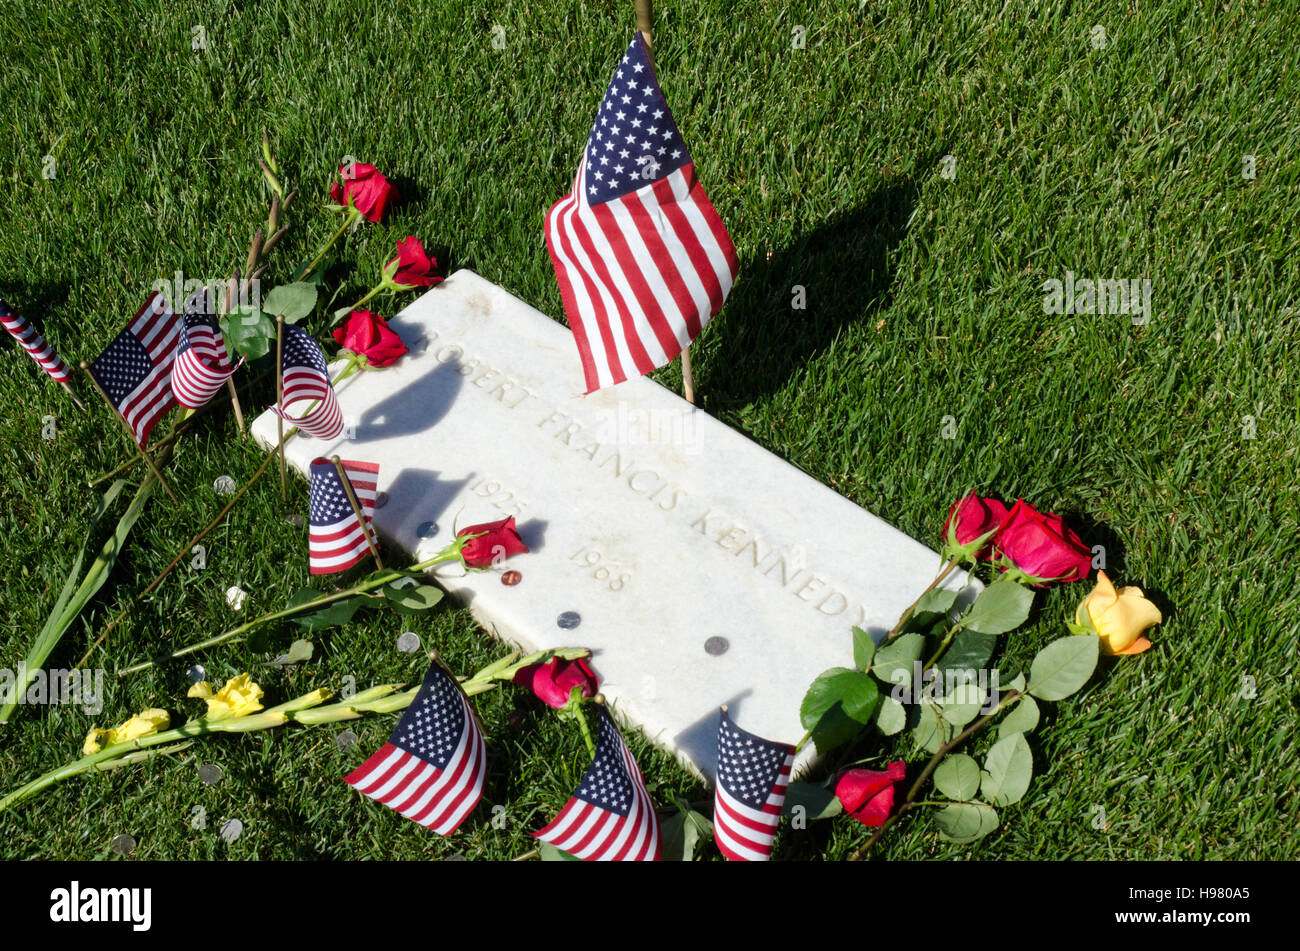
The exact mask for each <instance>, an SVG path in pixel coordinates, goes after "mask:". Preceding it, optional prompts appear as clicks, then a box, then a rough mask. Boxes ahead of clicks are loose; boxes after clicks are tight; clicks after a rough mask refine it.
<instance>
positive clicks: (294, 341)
mask: <svg viewBox="0 0 1300 951" xmlns="http://www.w3.org/2000/svg"><path fill="white" fill-rule="evenodd" d="M281 366H282V371H281V372H282V373H283V374H284V400H283V404H284V412H281V411H280V407H278V406H275V407H272V409H273V410H274V411H275V413H276V415H278V416H282V417H283V418H284V419H286V420H288V421H289V422H291V423H293V424H294V425H295V426H297V427H298V428H299V429H301V430H302V431H303V432H304V433H306V434H307V435H308V436H317V437H319V438H320V439H333V438H335V437H336V436H338V434H339V433H341V432H343V411H342V410H340V409H339V401H338V399H337V398H336V397H335V396H334V387H333V386H332V385H331V384H330V377H329V372H328V371H327V370H326V368H325V354H324V353H322V352H321V348H320V347H318V346H317V345H316V341H315V340H312V339H311V337H310V336H309V335H308V333H307V331H305V330H303V329H302V328H301V327H295V326H294V325H292V324H290V325H289V326H287V327H285V328H284V359H283V361H282V363H281ZM303 400H310V401H311V402H310V403H308V406H307V408H306V411H305V413H304V414H303V415H302V416H301V417H299V418H296V419H295V418H294V417H293V416H290V415H289V407H290V406H292V405H293V404H294V403H300V402H302V401H303Z"/></svg>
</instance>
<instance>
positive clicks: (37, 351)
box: [0, 297, 72, 383]
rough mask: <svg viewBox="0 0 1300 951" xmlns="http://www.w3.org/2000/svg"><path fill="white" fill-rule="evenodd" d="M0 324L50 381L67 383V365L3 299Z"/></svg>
mask: <svg viewBox="0 0 1300 951" xmlns="http://www.w3.org/2000/svg"><path fill="white" fill-rule="evenodd" d="M0 323H3V324H4V328H5V330H7V331H9V333H11V334H13V337H14V339H15V340H17V341H18V342H19V343H20V344H22V347H23V349H24V350H26V351H27V354H28V356H30V357H31V358H32V359H33V360H35V361H36V363H37V365H38V366H39V367H40V368H41V369H42V370H44V371H45V372H46V373H48V374H49V375H50V379H52V380H54V382H56V383H66V382H68V380H69V379H70V378H71V376H72V374H71V373H69V372H68V367H67V364H65V363H64V362H63V361H62V360H60V359H59V355H58V354H57V353H55V352H54V348H53V347H51V346H50V345H49V344H48V343H46V342H45V338H44V337H42V336H41V335H40V334H38V333H37V332H36V328H35V327H33V326H32V325H31V323H30V322H28V320H27V318H26V317H24V316H23V315H22V314H20V313H18V312H17V311H16V310H14V309H13V308H11V307H10V306H9V305H8V304H7V303H5V300H4V298H3V297H0Z"/></svg>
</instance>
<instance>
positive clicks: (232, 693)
mask: <svg viewBox="0 0 1300 951" xmlns="http://www.w3.org/2000/svg"><path fill="white" fill-rule="evenodd" d="M189 696H191V697H202V698H203V699H204V700H206V701H207V704H208V712H207V719H209V720H226V719H229V718H230V717H246V716H248V715H249V714H250V713H256V712H257V711H258V710H261V709H262V705H261V704H260V703H258V701H259V700H260V699H261V698H262V688H261V687H259V686H258V685H257V684H255V683H253V681H252V680H251V679H250V677H249V675H248V674H240V675H239V676H238V677H231V678H230V679H229V680H227V681H226V685H225V686H224V687H222V688H221V689H220V690H218V691H217V693H216V695H215V696H213V694H212V688H211V687H210V686H208V683H207V681H200V682H199V683H197V684H195V685H194V686H193V687H191V688H190V692H189Z"/></svg>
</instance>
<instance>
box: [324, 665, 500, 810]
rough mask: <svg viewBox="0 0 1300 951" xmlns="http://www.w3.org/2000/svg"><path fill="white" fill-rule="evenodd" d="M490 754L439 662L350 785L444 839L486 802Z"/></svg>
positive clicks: (350, 779)
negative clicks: (484, 782) (484, 781)
mask: <svg viewBox="0 0 1300 951" xmlns="http://www.w3.org/2000/svg"><path fill="white" fill-rule="evenodd" d="M486 774H487V749H486V746H485V744H484V742H483V734H482V732H481V731H480V730H479V727H478V723H477V722H476V721H475V719H474V712H473V710H472V709H471V708H470V705H469V701H468V700H467V699H466V698H465V694H464V692H463V691H462V690H461V689H460V686H459V685H458V684H457V683H456V681H455V679H454V678H452V677H451V675H450V674H448V673H447V672H446V671H444V670H443V669H442V668H441V667H439V666H438V663H437V662H436V661H435V662H434V663H433V664H431V665H430V666H429V670H428V672H427V673H426V674H425V675H424V683H423V684H422V685H421V687H420V690H419V692H418V693H417V694H416V695H415V699H414V700H412V701H411V705H410V706H409V707H407V708H406V712H405V713H404V714H403V715H402V719H401V720H400V721H399V722H398V724H397V729H395V730H394V731H393V733H392V736H390V737H389V738H388V742H387V743H385V744H384V745H383V746H382V747H380V748H379V750H378V752H376V753H375V754H374V755H373V756H371V757H370V758H369V759H368V760H366V761H365V763H363V764H362V765H361V766H360V767H358V768H357V770H356V771H354V772H353V773H352V774H351V775H349V776H347V777H346V779H345V782H347V783H349V784H350V785H352V786H354V787H356V788H357V790H359V791H360V792H362V793H364V794H365V795H367V796H369V797H370V798H371V799H374V800H375V801H377V802H381V803H383V804H384V805H385V806H388V807H389V808H390V809H394V810H396V811H397V812H399V813H401V814H402V815H403V816H405V817H406V818H408V819H410V820H412V821H413V822H418V823H419V824H420V825H422V826H427V827H428V828H430V829H432V830H433V831H434V832H437V833H438V834H439V835H451V833H452V832H454V831H456V828H457V827H458V826H459V825H460V824H461V823H462V822H464V821H465V818H466V817H467V816H468V815H469V814H470V812H472V811H473V809H474V807H475V806H476V805H477V804H478V801H479V800H480V799H481V798H482V796H483V779H484V776H485V775H486Z"/></svg>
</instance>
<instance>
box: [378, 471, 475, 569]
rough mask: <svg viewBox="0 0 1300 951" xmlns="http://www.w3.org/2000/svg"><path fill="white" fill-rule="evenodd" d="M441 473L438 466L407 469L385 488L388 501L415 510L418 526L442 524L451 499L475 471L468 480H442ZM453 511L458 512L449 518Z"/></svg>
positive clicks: (400, 509) (405, 510)
mask: <svg viewBox="0 0 1300 951" xmlns="http://www.w3.org/2000/svg"><path fill="white" fill-rule="evenodd" d="M382 474H383V473H380V475H382ZM438 476H439V473H438V470H436V469H414V468H411V469H403V470H402V471H401V472H400V473H398V475H397V478H396V479H394V480H393V481H392V482H391V483H390V484H389V486H388V488H387V489H386V490H385V491H386V492H387V493H388V504H389V505H391V506H394V507H395V508H394V511H398V512H402V513H404V514H405V513H413V514H410V515H407V518H408V519H414V521H415V523H416V524H417V525H420V524H423V523H424V522H433V523H435V524H440V523H441V521H442V516H443V515H444V513H446V512H447V506H448V505H449V504H450V503H451V500H452V499H454V498H456V496H457V495H458V494H459V493H460V491H461V490H462V489H464V488H465V486H466V485H468V484H469V482H470V480H471V479H472V478H474V474H473V473H470V474H469V476H467V477H466V478H464V479H440V478H438ZM451 514H454V513H450V514H449V515H448V517H450V515H451ZM448 527H450V526H448ZM431 554H432V553H431Z"/></svg>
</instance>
